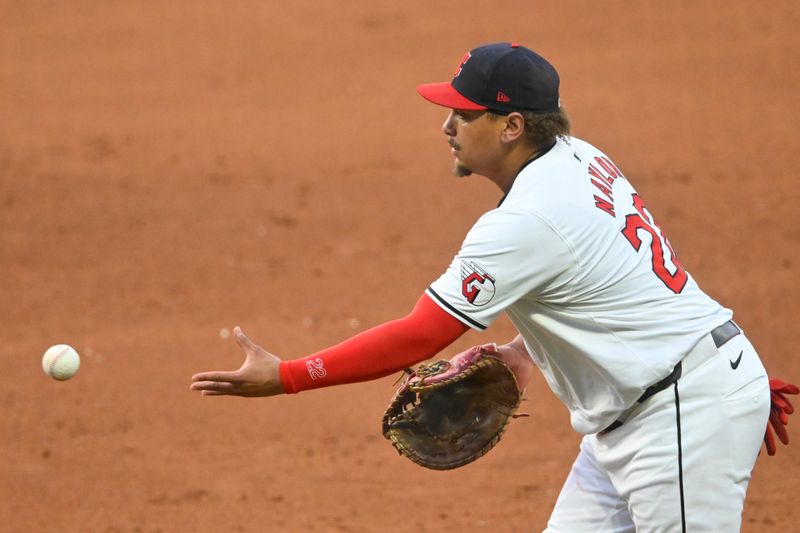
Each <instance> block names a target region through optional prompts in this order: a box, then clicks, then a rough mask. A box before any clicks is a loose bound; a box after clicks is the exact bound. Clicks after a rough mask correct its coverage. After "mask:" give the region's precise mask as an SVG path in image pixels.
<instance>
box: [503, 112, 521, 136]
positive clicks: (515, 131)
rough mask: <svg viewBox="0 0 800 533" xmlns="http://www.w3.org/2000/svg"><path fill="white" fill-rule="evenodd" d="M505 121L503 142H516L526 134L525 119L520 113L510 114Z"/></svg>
mask: <svg viewBox="0 0 800 533" xmlns="http://www.w3.org/2000/svg"><path fill="white" fill-rule="evenodd" d="M505 119H506V120H505V127H504V128H503V131H502V133H501V138H502V140H503V142H507V143H510V142H514V141H515V140H517V139H519V138H520V137H521V136H523V135H524V134H525V117H523V116H522V115H521V114H520V113H517V112H516V111H515V112H513V113H509V114H508V115H506V117H505Z"/></svg>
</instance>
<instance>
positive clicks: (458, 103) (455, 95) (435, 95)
mask: <svg viewBox="0 0 800 533" xmlns="http://www.w3.org/2000/svg"><path fill="white" fill-rule="evenodd" d="M417 92H418V93H419V94H420V96H422V97H423V98H424V99H426V100H428V101H429V102H433V103H434V104H436V105H440V106H444V107H449V108H451V109H473V110H484V109H488V108H487V107H486V106H482V105H480V104H476V103H475V102H473V101H472V100H469V99H467V98H466V97H465V96H463V95H462V94H461V93H460V92H458V91H456V90H455V89H454V88H453V86H452V85H451V84H450V82H448V81H444V82H441V83H425V84H423V85H418V86H417Z"/></svg>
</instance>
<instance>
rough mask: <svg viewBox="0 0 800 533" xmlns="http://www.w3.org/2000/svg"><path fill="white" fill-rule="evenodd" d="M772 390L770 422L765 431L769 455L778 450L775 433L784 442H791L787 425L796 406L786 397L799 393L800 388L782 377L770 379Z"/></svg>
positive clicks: (765, 442) (770, 388)
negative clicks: (773, 432)
mask: <svg viewBox="0 0 800 533" xmlns="http://www.w3.org/2000/svg"><path fill="white" fill-rule="evenodd" d="M769 391H770V404H771V405H770V411H769V422H768V423H767V430H766V432H765V433H764V444H765V445H766V447H767V455H775V453H776V452H777V451H778V448H777V446H776V445H775V436H774V435H773V434H772V431H773V430H774V431H775V435H777V436H778V440H780V441H781V442H782V443H783V444H789V433H788V432H787V431H786V425H787V424H788V423H789V415H790V414H792V413H794V406H793V405H792V403H791V402H790V401H789V399H788V398H786V395H787V394H798V393H800V389H799V388H798V387H797V385H793V384H791V383H786V382H785V381H783V380H781V379H774V378H773V379H770V380H769Z"/></svg>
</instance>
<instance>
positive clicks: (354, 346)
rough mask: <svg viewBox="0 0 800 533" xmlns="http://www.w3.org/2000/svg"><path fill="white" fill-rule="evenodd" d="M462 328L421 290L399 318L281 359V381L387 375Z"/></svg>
mask: <svg viewBox="0 0 800 533" xmlns="http://www.w3.org/2000/svg"><path fill="white" fill-rule="evenodd" d="M468 329H469V327H468V326H466V325H464V324H463V323H462V322H460V321H459V320H458V319H456V318H454V317H453V316H451V315H450V314H448V313H447V312H446V311H444V310H443V309H442V308H441V307H439V306H438V305H437V304H436V303H434V302H433V300H431V299H430V298H429V297H428V296H427V295H425V294H423V295H422V297H420V299H419V300H418V301H417V304H416V305H415V306H414V309H413V310H412V311H411V313H410V314H409V315H408V316H406V317H404V318H400V319H398V320H393V321H391V322H386V323H385V324H381V325H380V326H376V327H374V328H371V329H368V330H366V331H364V332H362V333H359V334H358V335H356V336H354V337H351V338H349V339H347V340H346V341H344V342H342V343H340V344H337V345H335V346H332V347H330V348H326V349H325V350H322V351H320V352H317V353H315V354H312V355H309V356H307V357H304V358H301V359H294V360H291V361H282V362H281V364H280V376H281V384H282V385H283V390H284V391H285V392H286V393H288V394H291V393H296V392H300V391H302V390H308V389H316V388H319V387H328V386H331V385H340V384H343V383H355V382H358V381H368V380H372V379H377V378H381V377H384V376H388V375H390V374H392V373H394V372H398V371H400V370H402V369H404V368H408V367H409V366H412V365H414V364H416V363H419V362H420V361H424V360H425V359H428V358H430V357H433V356H434V355H436V354H437V353H439V352H440V351H442V350H443V349H444V348H446V347H447V346H449V345H450V344H452V343H453V341H455V340H456V339H458V338H459V337H460V336H461V335H463V334H464V332H465V331H467V330H468Z"/></svg>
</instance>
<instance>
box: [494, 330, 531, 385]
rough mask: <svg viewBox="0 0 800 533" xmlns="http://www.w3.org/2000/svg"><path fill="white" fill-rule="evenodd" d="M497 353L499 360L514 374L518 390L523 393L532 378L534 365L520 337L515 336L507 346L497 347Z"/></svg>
mask: <svg viewBox="0 0 800 533" xmlns="http://www.w3.org/2000/svg"><path fill="white" fill-rule="evenodd" d="M497 352H498V353H499V354H500V360H501V361H503V362H504V363H505V364H507V365H508V367H509V368H510V369H511V371H512V372H513V373H514V377H515V378H517V385H519V390H521V391H524V390H525V388H526V387H527V386H528V383H529V382H530V380H531V377H532V376H533V371H534V369H535V368H536V365H534V363H533V360H532V359H531V356H530V355H529V354H528V350H527V348H525V343H524V342H523V340H522V337H521V336H517V338H515V339H514V340H513V341H511V342H509V343H508V344H500V345H498V346H497Z"/></svg>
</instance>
